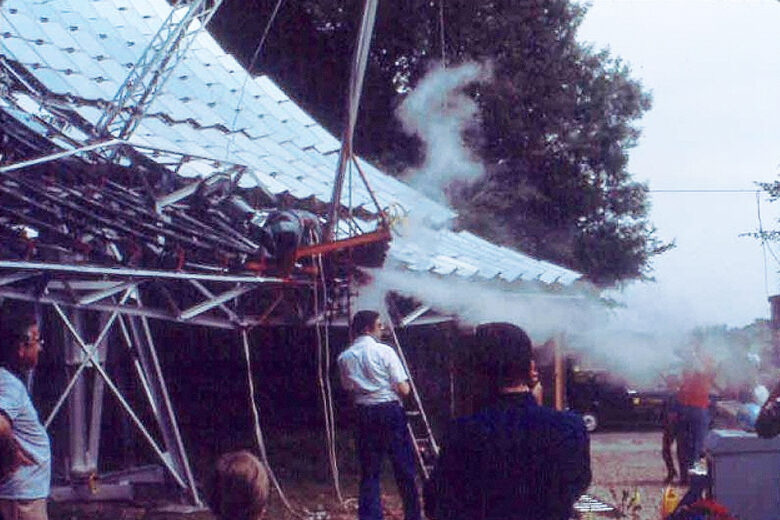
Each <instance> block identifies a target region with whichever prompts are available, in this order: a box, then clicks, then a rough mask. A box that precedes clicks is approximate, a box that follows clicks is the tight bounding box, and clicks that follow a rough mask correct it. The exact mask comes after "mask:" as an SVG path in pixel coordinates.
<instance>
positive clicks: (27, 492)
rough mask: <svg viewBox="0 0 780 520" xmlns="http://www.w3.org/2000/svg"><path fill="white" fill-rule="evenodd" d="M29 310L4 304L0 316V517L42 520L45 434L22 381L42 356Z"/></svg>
mask: <svg viewBox="0 0 780 520" xmlns="http://www.w3.org/2000/svg"><path fill="white" fill-rule="evenodd" d="M41 343H42V341H41V338H40V333H39V331H38V325H37V322H36V317H35V311H34V307H33V306H32V305H30V304H26V303H19V302H6V303H5V304H4V305H3V307H2V311H0V517H1V518H3V519H4V520H46V519H47V518H48V515H47V512H46V497H48V496H49V486H50V483H51V449H50V446H49V435H48V434H47V433H46V430H45V429H44V428H43V425H42V424H41V421H40V419H39V418H38V412H37V411H36V410H35V407H34V406H33V403H32V400H31V399H30V395H29V394H28V393H27V388H26V386H25V384H24V383H23V382H22V381H24V380H25V379H26V377H27V374H28V373H29V372H30V370H32V369H33V368H35V365H37V364H38V354H39V353H40V351H41Z"/></svg>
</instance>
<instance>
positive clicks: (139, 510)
mask: <svg viewBox="0 0 780 520" xmlns="http://www.w3.org/2000/svg"><path fill="white" fill-rule="evenodd" d="M660 445H661V432H660V431H658V430H652V431H639V432H629V431H619V432H597V433H594V434H593V435H592V436H591V460H592V468H593V484H592V485H591V488H590V490H589V492H588V493H589V494H590V495H592V496H595V497H597V498H599V499H601V500H602V501H604V502H607V503H609V504H612V505H616V506H618V507H619V508H621V509H623V510H624V511H625V512H626V513H627V514H626V515H625V516H623V518H629V519H633V520H651V519H652V520H656V519H657V518H659V511H660V509H659V508H660V501H661V493H662V490H663V478H664V476H665V469H664V465H663V461H662V460H661V456H660ZM298 463H299V464H300V467H298V468H296V467H294V465H293V467H291V465H289V464H288V465H286V466H284V467H282V466H281V465H280V466H278V467H277V468H276V471H277V473H278V476H279V480H280V482H281V485H282V486H283V489H284V491H285V494H286V495H287V497H288V498H289V500H290V502H291V503H292V504H294V505H295V507H296V508H297V509H298V510H299V511H300V512H301V513H302V515H301V516H302V517H303V518H306V519H308V520H326V519H328V520H348V519H349V520H352V519H355V518H356V517H357V501H356V496H357V471H356V470H357V468H356V467H355V466H354V464H351V463H350V462H349V461H345V462H344V464H343V467H342V468H341V472H342V478H341V482H342V492H343V496H344V498H345V499H346V507H341V506H340V505H339V503H338V500H337V499H336V498H335V492H334V488H333V485H332V483H331V482H330V478H329V477H328V475H327V473H326V472H323V471H320V472H319V473H317V474H316V475H315V474H311V473H307V472H306V471H305V470H304V469H303V468H305V467H306V466H307V465H309V466H311V465H312V464H311V461H308V464H307V461H306V460H303V459H302V458H299V459H298ZM383 490H384V494H383V504H384V509H385V518H386V519H388V520H402V519H403V514H402V511H401V503H400V499H399V498H398V495H397V493H396V492H395V485H394V483H393V479H392V475H391V473H390V471H389V468H387V471H386V474H385V476H384V480H383ZM637 493H638V501H639V502H638V504H639V505H640V506H641V507H640V508H637V509H636V510H635V511H633V512H628V511H627V509H628V508H626V507H621V502H624V499H625V501H628V500H630V499H631V498H632V497H636V496H637ZM50 509H51V513H52V514H51V517H52V520H103V519H106V520H108V519H126V520H131V519H132V520H142V519H143V520H184V519H191V520H201V519H203V520H206V519H210V518H211V515H210V514H208V513H207V512H203V511H201V512H182V511H178V512H177V511H165V510H163V509H161V508H159V507H157V506H154V507H149V506H148V505H146V506H144V505H140V504H113V505H101V506H96V505H91V506H85V505H79V504H75V505H74V504H70V505H61V504H51V506H50ZM614 517H615V516H614V515H613V516H612V518H614ZM266 518H268V519H274V520H277V519H294V518H301V517H296V516H293V515H291V514H290V513H289V512H288V511H287V510H286V509H285V507H284V505H283V504H282V502H281V500H280V498H279V496H278V495H277V494H274V495H273V496H272V500H271V504H270V507H269V510H268V513H267V515H266ZM592 518H594V519H596V518H600V517H597V516H594V517H592ZM605 518H606V517H605Z"/></svg>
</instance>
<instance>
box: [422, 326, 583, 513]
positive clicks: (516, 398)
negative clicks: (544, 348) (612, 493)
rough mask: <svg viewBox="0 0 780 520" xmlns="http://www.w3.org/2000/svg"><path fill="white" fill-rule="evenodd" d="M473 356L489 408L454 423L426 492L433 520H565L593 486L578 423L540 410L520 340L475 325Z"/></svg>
mask: <svg viewBox="0 0 780 520" xmlns="http://www.w3.org/2000/svg"><path fill="white" fill-rule="evenodd" d="M475 348H477V349H479V350H480V351H481V353H480V356H481V357H482V363H481V364H482V365H483V366H482V367H481V370H483V371H484V372H485V373H486V375H488V376H489V379H490V380H491V381H493V384H494V385H495V388H493V389H492V392H491V393H492V400H491V402H490V403H489V404H488V405H487V406H485V407H484V408H483V409H482V410H480V411H479V412H477V413H475V414H473V415H471V416H467V417H463V418H460V419H457V420H456V421H455V422H454V423H453V424H452V425H451V427H450V430H449V432H448V435H447V436H446V437H445V439H444V442H443V446H442V450H441V454H440V456H439V459H438V461H437V464H436V467H435V468H434V470H433V474H432V475H431V479H430V480H429V481H428V483H427V485H426V488H425V513H426V515H427V516H428V517H429V518H431V519H433V520H456V519H457V520H568V519H570V518H571V517H572V506H573V505H574V502H575V501H576V500H577V498H578V497H579V496H580V495H581V494H582V493H583V492H584V491H585V490H586V489H587V488H588V485H589V484H590V479H591V472H590V443H589V440H588V435H587V432H586V431H585V425H584V424H583V422H582V419H581V418H580V417H579V416H577V415H575V414H573V413H569V412H556V411H554V410H551V409H549V408H545V407H543V406H539V404H537V402H536V400H535V399H534V397H533V395H532V390H533V388H534V387H535V386H536V384H537V383H538V373H537V372H536V368H535V365H534V361H533V359H532V354H531V341H530V339H528V336H527V335H526V334H525V332H524V331H523V330H522V329H520V328H518V327H516V326H514V325H510V324H508V323H489V324H486V325H481V326H479V327H478V328H477V332H476V345H475Z"/></svg>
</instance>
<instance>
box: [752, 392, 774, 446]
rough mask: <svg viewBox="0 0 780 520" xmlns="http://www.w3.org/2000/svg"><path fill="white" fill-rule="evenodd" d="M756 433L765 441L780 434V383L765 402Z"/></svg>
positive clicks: (757, 421)
mask: <svg viewBox="0 0 780 520" xmlns="http://www.w3.org/2000/svg"><path fill="white" fill-rule="evenodd" d="M755 428H756V433H757V434H758V436H759V437H761V438H764V439H771V438H772V437H776V436H777V435H778V434H780V382H778V383H777V385H775V387H774V388H773V389H772V391H771V392H770V394H769V398H768V399H767V400H766V401H764V404H763V405H762V406H761V410H760V411H759V412H758V418H757V419H756V425H755Z"/></svg>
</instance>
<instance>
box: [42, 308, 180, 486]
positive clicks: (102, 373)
mask: <svg viewBox="0 0 780 520" xmlns="http://www.w3.org/2000/svg"><path fill="white" fill-rule="evenodd" d="M52 305H53V306H54V310H56V311H57V314H59V316H60V318H61V319H62V321H63V322H64V323H65V326H66V327H67V328H68V330H69V331H70V333H71V334H73V336H74V338H75V339H76V342H77V343H78V344H79V346H80V347H81V349H82V350H83V351H84V353H85V354H87V355H89V349H88V348H87V346H86V345H85V344H84V342H83V341H82V340H81V338H80V337H79V335H78V333H77V332H76V331H75V329H74V328H73V325H72V324H71V323H70V320H68V318H67V316H66V315H65V313H64V312H63V310H62V308H61V307H60V306H59V305H57V304H56V303H55V304H52ZM95 370H97V371H98V374H100V377H102V378H103V381H104V382H105V383H106V386H108V389H109V390H111V393H113V394H114V397H116V398H117V400H118V401H119V403H120V404H121V405H122V408H124V409H125V411H126V412H127V414H128V415H129V416H130V419H131V420H132V421H133V423H134V424H135V425H136V427H138V429H139V430H140V432H141V435H143V437H144V438H145V439H146V440H147V442H148V443H149V444H150V446H151V447H152V450H154V452H155V454H156V455H157V456H158V457H159V458H160V460H161V461H162V463H163V464H164V465H165V467H166V468H168V471H170V472H171V475H172V476H173V478H174V480H176V483H177V484H179V486H181V487H183V488H187V485H186V484H185V483H184V480H183V479H182V477H181V476H180V475H179V474H178V473H177V471H176V469H175V468H174V467H173V466H172V465H171V463H170V461H168V459H166V457H165V453H163V451H162V450H161V449H160V447H159V446H158V445H157V442H156V441H155V440H154V438H153V437H152V436H151V434H150V433H149V431H148V430H147V429H146V427H145V426H144V424H143V422H141V419H139V418H138V416H137V415H136V413H135V412H134V411H133V408H132V407H131V406H130V403H128V402H127V400H125V398H124V396H123V395H122V392H120V391H119V389H118V388H117V387H116V386H115V385H114V383H113V382H112V381H111V378H110V377H109V376H108V374H107V373H106V371H105V370H104V369H103V367H101V366H100V365H99V364H98V365H95Z"/></svg>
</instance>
